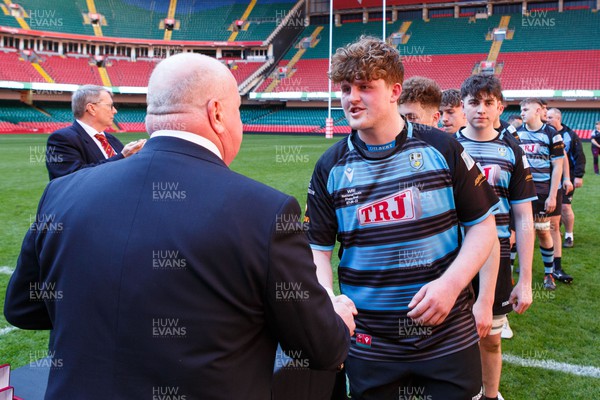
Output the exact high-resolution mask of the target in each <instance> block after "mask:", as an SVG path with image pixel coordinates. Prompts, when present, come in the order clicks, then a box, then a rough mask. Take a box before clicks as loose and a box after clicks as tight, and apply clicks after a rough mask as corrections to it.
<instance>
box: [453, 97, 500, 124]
mask: <svg viewBox="0 0 600 400" xmlns="http://www.w3.org/2000/svg"><path fill="white" fill-rule="evenodd" d="M462 103H463V110H464V112H465V115H466V117H467V123H468V124H469V125H470V126H471V127H473V128H474V129H475V130H485V129H493V128H494V122H495V121H496V119H497V118H498V116H499V115H500V112H501V103H500V102H499V101H498V99H497V98H496V97H494V96H490V95H488V94H483V93H482V94H481V96H480V98H476V97H473V96H471V95H468V96H467V97H465V98H464V99H463V100H462Z"/></svg>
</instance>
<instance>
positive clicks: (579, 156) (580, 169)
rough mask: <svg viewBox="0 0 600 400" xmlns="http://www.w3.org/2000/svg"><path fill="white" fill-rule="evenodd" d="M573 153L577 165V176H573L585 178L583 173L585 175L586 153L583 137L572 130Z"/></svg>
mask: <svg viewBox="0 0 600 400" xmlns="http://www.w3.org/2000/svg"><path fill="white" fill-rule="evenodd" d="M571 154H572V158H573V164H574V166H575V167H574V168H575V173H574V175H575V176H574V177H572V178H583V175H585V162H586V159H585V153H584V152H583V145H582V144H581V139H580V138H579V135H577V134H576V133H575V132H571Z"/></svg>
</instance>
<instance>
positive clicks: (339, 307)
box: [331, 294, 358, 336]
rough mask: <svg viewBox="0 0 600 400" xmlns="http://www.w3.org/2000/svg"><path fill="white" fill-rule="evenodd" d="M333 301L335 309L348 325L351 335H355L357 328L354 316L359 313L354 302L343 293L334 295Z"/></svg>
mask: <svg viewBox="0 0 600 400" xmlns="http://www.w3.org/2000/svg"><path fill="white" fill-rule="evenodd" d="M331 303H332V304H333V309H334V310H335V312H336V313H337V315H339V316H340V318H342V320H343V321H344V323H345V324H346V326H347V327H348V330H349V331H350V336H352V335H354V329H356V323H355V322H354V316H355V315H357V314H358V310H357V309H356V306H355V305H354V302H353V301H352V300H350V299H349V298H348V296H346V295H343V294H341V295H339V296H335V297H332V298H331Z"/></svg>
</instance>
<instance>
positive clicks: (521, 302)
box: [508, 282, 533, 314]
mask: <svg viewBox="0 0 600 400" xmlns="http://www.w3.org/2000/svg"><path fill="white" fill-rule="evenodd" d="M508 301H509V302H510V303H511V304H512V307H513V310H515V312H516V313H517V314H523V313H524V312H525V311H526V310H527V309H528V308H529V306H530V305H531V303H533V295H532V293H531V285H528V286H526V285H523V284H521V282H517V284H516V285H515V287H514V288H513V290H512V292H511V293H510V297H509V300H508Z"/></svg>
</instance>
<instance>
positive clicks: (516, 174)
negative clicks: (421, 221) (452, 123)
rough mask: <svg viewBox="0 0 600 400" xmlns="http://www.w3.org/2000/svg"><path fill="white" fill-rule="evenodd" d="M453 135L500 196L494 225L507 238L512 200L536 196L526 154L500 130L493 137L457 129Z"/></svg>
mask: <svg viewBox="0 0 600 400" xmlns="http://www.w3.org/2000/svg"><path fill="white" fill-rule="evenodd" d="M456 138H457V139H458V141H459V143H460V144H462V145H463V147H464V148H465V149H466V150H467V151H468V152H469V154H470V155H471V157H473V159H474V160H475V161H476V162H477V163H478V164H479V166H480V167H481V169H482V171H483V172H484V174H485V177H486V179H487V181H488V183H489V184H490V185H491V186H492V187H493V188H494V191H495V192H496V195H497V196H498V198H499V199H500V204H499V206H498V209H497V210H496V211H495V212H494V216H495V217H496V229H497V230H498V237H500V238H509V237H510V228H509V220H510V208H511V204H518V203H525V202H529V201H533V200H536V199H537V195H536V191H535V185H534V183H533V177H532V176H531V172H530V170H529V163H528V161H527V156H525V153H524V152H523V150H522V149H521V148H520V147H519V144H518V143H517V142H516V141H515V140H514V138H512V137H510V138H509V137H508V135H506V134H503V133H501V134H499V135H498V136H496V138H494V139H493V140H489V141H477V140H472V139H469V138H468V137H466V136H464V134H463V133H462V130H459V131H458V132H457V133H456Z"/></svg>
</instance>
